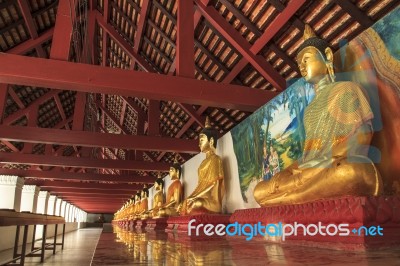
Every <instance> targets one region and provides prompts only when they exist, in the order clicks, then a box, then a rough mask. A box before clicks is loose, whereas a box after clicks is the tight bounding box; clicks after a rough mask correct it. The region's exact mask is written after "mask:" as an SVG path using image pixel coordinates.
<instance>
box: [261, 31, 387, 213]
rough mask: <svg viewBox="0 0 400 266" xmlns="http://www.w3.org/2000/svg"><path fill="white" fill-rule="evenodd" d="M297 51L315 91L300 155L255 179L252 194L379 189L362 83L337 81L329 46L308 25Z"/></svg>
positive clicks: (266, 199) (270, 201) (280, 197)
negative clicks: (271, 173) (263, 178)
mask: <svg viewBox="0 0 400 266" xmlns="http://www.w3.org/2000/svg"><path fill="white" fill-rule="evenodd" d="M298 51H299V52H298V55H297V62H298V64H299V69H300V72H301V74H302V76H303V77H304V79H305V80H306V81H307V82H308V83H311V84H313V85H314V91H315V97H314V99H313V100H312V102H311V103H310V105H308V106H307V108H306V110H305V113H304V119H303V123H304V130H305V141H304V144H303V147H304V148H303V155H302V157H301V158H300V160H299V162H296V163H294V164H292V165H291V166H289V167H287V168H286V169H284V170H283V171H281V172H279V173H277V174H275V175H274V176H273V177H272V178H271V179H270V180H269V181H261V182H259V183H258V184H257V186H256V187H255V189H254V198H255V200H256V201H257V203H258V204H260V205H261V206H271V205H279V204H299V203H305V202H309V201H313V200H318V199H323V198H331V197H338V196H344V195H353V196H367V195H373V196H377V195H380V194H381V193H382V189H383V185H382V179H381V176H380V174H379V172H378V171H377V169H376V167H375V165H374V164H373V163H372V161H371V160H370V159H369V158H368V157H367V156H366V155H367V153H368V147H369V144H370V142H371V139H372V132H373V129H372V124H371V120H372V118H373V113H372V111H371V107H370V104H369V102H368V99H367V97H366V96H365V94H364V91H363V89H362V88H360V87H359V85H358V84H357V83H354V82H335V74H334V69H333V53H332V50H331V49H330V48H329V46H328V43H327V42H326V41H324V40H322V39H320V38H318V37H316V36H315V34H314V32H313V31H312V29H311V28H310V27H309V26H308V25H307V26H306V28H305V31H304V43H303V44H302V45H300V47H299V50H298Z"/></svg>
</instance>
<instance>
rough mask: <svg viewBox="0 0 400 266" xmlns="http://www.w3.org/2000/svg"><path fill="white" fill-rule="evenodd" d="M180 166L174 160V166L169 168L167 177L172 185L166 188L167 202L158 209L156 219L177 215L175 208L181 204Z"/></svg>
mask: <svg viewBox="0 0 400 266" xmlns="http://www.w3.org/2000/svg"><path fill="white" fill-rule="evenodd" d="M181 172H182V169H181V166H180V165H179V163H178V160H177V159H176V158H175V161H174V164H173V165H172V166H171V167H170V168H169V176H170V178H171V181H172V183H171V184H170V185H169V187H168V191H167V200H166V203H165V204H164V205H162V206H161V207H160V209H159V212H158V215H157V217H168V216H176V215H179V213H178V212H177V208H178V206H179V204H180V203H181V202H182V196H183V189H182V184H181V181H180V180H179V179H180V176H181Z"/></svg>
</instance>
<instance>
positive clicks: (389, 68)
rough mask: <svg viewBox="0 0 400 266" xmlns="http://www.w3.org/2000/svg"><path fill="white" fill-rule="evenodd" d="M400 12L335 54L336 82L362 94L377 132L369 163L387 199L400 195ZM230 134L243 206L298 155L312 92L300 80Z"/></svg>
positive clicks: (393, 12)
mask: <svg viewBox="0 0 400 266" xmlns="http://www.w3.org/2000/svg"><path fill="white" fill-rule="evenodd" d="M399 32H400V8H397V9H395V10H394V11H392V12H391V13H390V14H389V15H387V16H386V17H385V18H383V19H382V20H380V21H379V22H377V23H376V24H375V25H374V26H373V27H371V28H369V29H368V30H366V31H364V32H363V33H362V34H360V35H359V36H358V37H357V38H356V39H354V40H352V41H351V42H349V43H348V44H346V45H344V46H342V47H341V49H340V50H339V51H338V52H337V53H336V54H335V61H336V65H335V70H336V72H337V77H338V80H352V81H355V82H358V83H360V84H361V85H362V87H364V89H366V91H367V93H368V96H369V99H370V101H371V107H372V110H373V113H374V120H373V126H374V130H375V131H376V132H375V134H374V139H373V145H374V146H373V147H371V149H370V153H371V156H370V157H371V159H372V160H373V161H374V162H375V163H376V165H377V167H378V169H379V171H380V172H381V175H382V177H383V179H384V185H385V193H386V194H400V164H398V162H396V158H399V156H400V61H399V60H400V34H399ZM292 84H293V85H291V86H290V87H289V88H287V89H286V90H285V91H284V92H282V93H281V94H279V95H278V96H277V97H275V98H274V99H272V100H271V101H270V102H268V103H267V104H265V105H264V106H263V107H261V108H260V109H258V110H257V111H256V112H255V113H253V114H252V115H251V116H249V117H248V118H247V119H246V120H244V121H243V122H242V123H240V124H239V125H238V126H236V127H235V128H233V129H232V130H231V135H232V140H233V149H234V152H235V156H236V159H237V162H238V176H239V183H240V190H241V195H242V198H243V201H244V203H245V205H246V203H249V204H247V205H246V206H247V207H256V206H253V205H254V199H251V197H252V194H253V189H254V187H255V185H256V184H257V183H258V182H259V181H261V180H269V179H270V178H271V177H272V176H273V175H274V174H276V173H277V172H279V171H281V170H282V169H285V168H286V167H288V166H289V165H291V164H292V163H293V162H294V161H296V160H297V159H299V158H300V157H301V155H302V150H303V142H304V141H303V140H304V129H303V123H302V121H303V113H304V109H305V108H306V107H307V105H308V104H309V103H310V102H311V101H312V99H313V97H314V92H313V88H312V87H311V86H310V85H309V84H307V83H305V81H304V80H303V79H299V80H297V81H295V82H294V83H292Z"/></svg>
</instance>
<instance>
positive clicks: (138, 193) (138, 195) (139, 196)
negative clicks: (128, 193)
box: [136, 191, 142, 200]
mask: <svg viewBox="0 0 400 266" xmlns="http://www.w3.org/2000/svg"><path fill="white" fill-rule="evenodd" d="M136 196H137V197H138V198H139V200H140V199H141V198H142V196H141V194H140V191H138V192H137V193H136Z"/></svg>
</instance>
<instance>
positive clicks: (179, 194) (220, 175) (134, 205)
mask: <svg viewBox="0 0 400 266" xmlns="http://www.w3.org/2000/svg"><path fill="white" fill-rule="evenodd" d="M216 140H217V132H216V131H215V130H214V129H212V128H211V125H210V122H209V119H208V117H207V118H206V125H205V128H204V129H203V130H202V132H201V134H200V138H199V148H200V151H201V152H203V153H205V155H206V158H205V159H204V160H203V161H202V163H201V165H200V167H199V169H198V176H199V182H198V184H197V187H196V188H195V190H194V191H193V192H192V193H191V194H190V196H189V197H187V198H186V199H183V187H182V183H181V181H180V177H181V173H182V168H181V166H180V164H179V163H178V161H177V158H175V161H174V164H173V165H172V166H171V167H170V169H169V176H170V178H171V184H170V185H169V187H168V190H167V195H166V200H165V201H164V193H163V190H164V180H163V179H162V178H161V176H160V175H159V176H158V178H157V179H156V181H155V183H154V187H153V189H154V190H153V191H154V195H153V202H152V208H151V209H149V207H148V205H149V204H148V196H149V190H148V188H147V187H146V186H145V187H144V188H143V190H142V191H141V192H138V193H137V194H136V195H135V197H132V198H131V199H130V200H129V201H128V202H127V203H126V204H125V205H124V206H123V207H122V208H121V209H120V210H119V211H118V212H117V213H116V214H115V219H117V220H119V219H121V218H129V219H134V220H135V219H148V218H161V217H168V216H177V215H188V214H204V213H221V209H222V198H223V196H224V193H225V189H224V171H223V167H222V160H221V158H220V157H219V156H218V155H216V153H215V149H216V146H217V141H216Z"/></svg>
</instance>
